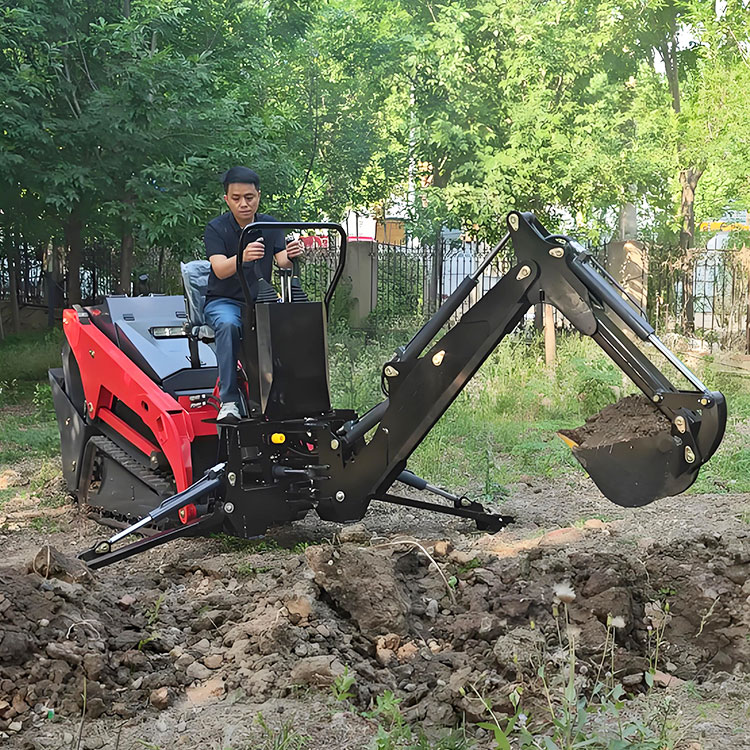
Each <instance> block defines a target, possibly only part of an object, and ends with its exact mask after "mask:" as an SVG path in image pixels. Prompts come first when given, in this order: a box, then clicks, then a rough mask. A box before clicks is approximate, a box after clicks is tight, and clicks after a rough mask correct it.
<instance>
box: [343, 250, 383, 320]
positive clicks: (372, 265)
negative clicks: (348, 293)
mask: <svg viewBox="0 0 750 750" xmlns="http://www.w3.org/2000/svg"><path fill="white" fill-rule="evenodd" d="M373 258H374V260H373ZM344 273H345V274H346V276H348V277H349V279H350V280H351V282H352V312H351V324H352V326H353V327H355V328H357V327H358V326H361V325H362V324H363V322H364V320H365V318H366V317H367V316H368V315H369V314H370V313H371V312H372V311H373V309H374V308H375V305H377V303H378V298H377V289H378V264H377V249H376V245H375V243H374V242H372V241H361V240H356V241H354V242H350V243H349V244H348V245H347V247H346V267H345V269H344Z"/></svg>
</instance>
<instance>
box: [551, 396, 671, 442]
mask: <svg viewBox="0 0 750 750" xmlns="http://www.w3.org/2000/svg"><path fill="white" fill-rule="evenodd" d="M670 429H671V423H670V421H669V419H668V418H667V417H665V416H664V414H662V413H661V412H660V411H659V410H658V409H657V408H656V407H655V406H654V405H653V404H652V403H651V402H650V401H649V400H648V399H647V398H646V397H645V396H644V395H643V394H637V395H632V396H625V397H624V398H621V399H620V400H619V401H617V402H616V403H614V404H610V405H609V406H607V407H605V408H604V409H602V410H601V411H600V412H598V413H597V414H594V415H593V416H591V417H589V418H588V419H587V420H586V423H585V424H584V425H583V426H581V427H578V428H576V429H574V430H560V434H561V435H565V436H566V437H568V438H570V439H571V440H573V441H574V442H575V443H577V444H578V445H579V446H580V447H581V448H601V447H602V446H605V445H614V444H615V443H627V442H630V441H631V440H636V439H637V438H644V437H653V436H654V435H658V434H660V433H663V434H665V435H667V436H669V434H670Z"/></svg>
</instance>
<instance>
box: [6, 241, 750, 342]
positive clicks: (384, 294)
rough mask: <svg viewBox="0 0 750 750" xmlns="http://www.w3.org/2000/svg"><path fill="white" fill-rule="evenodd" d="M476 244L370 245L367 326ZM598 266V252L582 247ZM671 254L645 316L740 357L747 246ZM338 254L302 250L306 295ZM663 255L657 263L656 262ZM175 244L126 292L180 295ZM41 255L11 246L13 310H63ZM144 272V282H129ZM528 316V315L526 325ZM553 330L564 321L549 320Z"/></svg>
mask: <svg viewBox="0 0 750 750" xmlns="http://www.w3.org/2000/svg"><path fill="white" fill-rule="evenodd" d="M490 250H491V246H489V245H488V244H487V243H485V242H481V241H474V240H467V239H463V238H459V237H455V238H453V239H450V238H444V239H443V240H442V241H441V242H440V243H439V244H437V245H434V244H432V245H429V244H424V243H419V242H416V241H412V242H408V243H406V244H403V245H388V244H382V243H373V245H372V251H371V267H372V269H371V272H372V273H373V274H375V275H376V277H377V282H376V283H373V284H372V285H371V295H372V298H371V300H370V303H371V304H370V307H374V315H375V317H376V319H377V320H380V321H383V322H387V321H388V320H390V319H395V318H398V317H404V316H414V317H421V318H426V317H427V316H429V315H431V314H432V313H433V312H434V311H435V310H436V309H437V307H438V306H439V305H440V303H441V302H442V301H443V300H445V299H446V298H447V297H448V296H450V294H451V293H452V292H453V291H454V290H455V289H456V287H457V286H458V285H459V284H460V283H461V281H462V280H463V279H464V278H466V276H468V275H471V274H473V273H474V272H475V271H476V269H477V267H478V264H479V263H480V262H481V261H482V259H483V258H484V257H486V255H487V254H488V253H489V252H490ZM590 250H591V252H592V254H594V255H595V257H597V259H598V260H599V261H600V262H601V263H602V264H603V265H605V267H606V266H607V265H608V262H609V258H608V247H607V246H606V245H602V246H599V247H592V248H590ZM676 255H677V254H676V253H669V252H666V251H665V250H664V249H663V248H659V249H652V250H651V252H650V253H646V257H647V263H646V264H645V267H646V268H647V271H644V277H643V279H642V280H641V281H642V283H643V284H644V285H645V286H647V288H648V315H649V317H650V319H651V320H652V322H653V323H654V325H655V327H656V328H657V329H658V330H659V331H660V332H662V333H664V332H676V333H680V334H684V335H686V336H688V337H690V338H691V339H692V340H693V346H696V347H701V348H704V349H709V350H710V349H714V348H720V349H725V350H735V351H743V352H747V351H750V348H749V346H750V333H749V331H750V250H748V249H742V250H714V249H704V250H697V251H693V255H692V258H691V259H690V262H689V263H685V262H684V261H682V262H677V261H674V260H669V258H673V257H675V256H676ZM337 258H338V248H337V245H336V242H335V238H334V237H331V238H330V244H327V245H321V246H313V247H308V250H307V252H306V253H305V255H304V262H303V264H302V269H301V276H302V284H303V287H304V288H305V289H306V290H307V292H308V294H309V296H310V297H311V298H315V299H321V298H322V296H323V294H324V293H325V290H326V288H327V287H328V285H329V283H330V281H331V278H332V276H333V273H334V270H335V267H336V262H337ZM665 258H666V259H665ZM185 259H186V258H185V257H184V251H183V250H181V249H177V248H152V249H151V250H149V251H148V252H146V253H145V254H144V255H142V256H141V257H140V259H139V262H138V263H137V264H136V266H135V269H134V283H133V290H132V291H133V293H135V294H139V293H141V294H142V293H148V292H158V293H168V294H179V293H181V290H182V287H181V279H180V271H179V263H180V260H185ZM46 260H47V259H46V256H45V251H44V250H43V249H41V248H38V247H34V246H32V245H27V244H21V246H20V248H19V249H18V252H17V255H16V262H15V277H16V292H17V296H18V301H19V303H20V304H21V305H44V306H47V305H48V303H49V300H52V302H53V305H54V306H57V307H59V306H63V305H64V304H65V303H66V300H65V278H64V277H63V278H59V279H57V280H53V279H52V278H51V275H50V274H48V273H47V272H46V271H45V268H46V266H45V262H46ZM512 262H513V259H512V253H510V252H508V253H507V254H506V255H503V256H501V257H498V258H497V259H496V260H495V261H493V263H492V264H491V265H490V266H489V267H488V268H487V270H486V271H485V273H484V274H483V276H482V278H481V283H480V284H479V285H478V286H477V290H476V292H475V293H474V294H473V295H472V296H471V297H470V299H469V300H467V301H466V302H465V303H464V306H463V309H462V310H460V311H459V313H458V314H460V313H461V312H463V311H464V310H465V309H466V308H468V307H469V306H470V305H471V304H473V302H474V301H476V299H477V298H478V297H480V296H481V295H482V294H484V293H485V292H486V291H487V290H488V289H489V288H491V286H492V285H493V284H494V283H496V282H497V280H498V279H499V278H500V277H501V276H502V275H503V274H504V273H505V272H507V270H508V269H509V268H510V266H511V265H512ZM10 269H11V262H10V259H9V258H8V257H7V256H2V257H0V299H8V298H9V296H10V290H11V284H10ZM144 275H147V276H148V281H147V282H146V281H139V279H140V278H141V277H143V276H144ZM118 280H119V269H118V251H117V249H112V248H110V247H108V246H106V245H105V244H104V243H92V244H91V245H89V246H87V247H85V248H84V251H83V254H82V262H81V291H82V297H83V300H84V303H86V304H91V303H94V302H95V301H97V300H100V299H101V298H102V297H103V296H105V295H108V294H113V293H114V292H115V290H116V289H117V286H118ZM346 294H347V289H346V282H344V283H343V284H342V285H341V291H340V292H339V293H338V294H337V295H336V297H335V298H334V309H338V314H340V315H342V316H345V315H346V304H347V303H346ZM532 319H533V315H532V314H530V315H529V320H532ZM556 322H557V325H560V326H562V325H565V323H564V320H563V318H562V316H560V315H557V316H556Z"/></svg>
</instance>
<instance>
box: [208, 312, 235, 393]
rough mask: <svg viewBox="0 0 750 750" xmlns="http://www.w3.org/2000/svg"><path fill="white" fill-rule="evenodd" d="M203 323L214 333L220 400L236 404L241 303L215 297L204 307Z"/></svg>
mask: <svg viewBox="0 0 750 750" xmlns="http://www.w3.org/2000/svg"><path fill="white" fill-rule="evenodd" d="M203 315H204V317H205V319H206V323H208V325H210V326H211V328H213V329H214V335H215V336H216V364H217V365H218V367H219V397H220V398H221V402H222V403H226V402H227V401H235V402H238V403H239V400H240V389H239V387H238V385H237V358H238V356H239V352H240V338H241V337H242V304H241V303H240V302H238V301H237V300H234V299H229V298H227V297H218V298H216V299H212V300H210V301H209V302H208V303H207V304H206V306H205V307H204V308H203Z"/></svg>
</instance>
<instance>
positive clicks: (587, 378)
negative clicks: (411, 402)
mask: <svg viewBox="0 0 750 750" xmlns="http://www.w3.org/2000/svg"><path fill="white" fill-rule="evenodd" d="M413 332H414V331H413V330H412V329H409V330H408V331H407V330H395V329H394V330H391V331H389V332H387V333H381V334H380V335H379V336H378V338H373V337H371V336H368V335H367V334H365V333H363V332H350V331H349V332H347V331H344V330H342V329H341V328H340V327H339V328H337V330H336V331H334V332H333V333H332V334H331V336H330V346H329V349H330V378H331V396H332V403H333V404H334V406H336V407H337V408H351V409H355V410H356V411H358V412H359V413H360V414H362V413H364V412H365V411H367V410H368V409H369V408H370V407H372V406H374V405H375V404H377V403H379V402H380V401H381V400H382V399H383V394H382V393H381V391H380V373H381V369H382V366H383V364H384V363H385V362H386V361H388V360H389V359H390V358H391V357H392V355H393V352H394V351H395V350H396V347H397V346H400V345H403V344H405V343H406V342H407V341H408V340H409V339H410V337H411V335H412V334H413ZM61 341H62V334H61V332H58V331H45V332H38V333H35V334H32V333H29V334H25V335H23V336H14V337H8V338H7V339H5V340H4V341H2V342H0V467H2V466H7V465H9V464H13V463H16V462H18V461H20V460H22V459H24V458H29V457H36V458H43V459H57V457H58V456H59V437H58V432H57V425H56V422H55V418H54V412H53V409H52V401H51V394H50V390H49V385H48V384H47V369H48V368H49V367H53V366H59V362H60V346H61ZM698 375H699V376H700V377H701V378H702V379H703V381H704V382H706V383H707V384H708V385H709V387H711V388H712V389H715V390H720V391H722V392H723V393H724V394H725V396H726V397H727V403H728V405H729V420H728V424H727V433H726V437H725V439H724V442H723V443H722V445H721V446H720V448H719V450H718V451H717V453H716V455H715V456H714V457H713V459H712V460H711V461H710V462H709V463H708V464H707V465H706V466H704V467H703V468H702V469H701V472H700V475H699V478H698V480H697V482H696V483H695V484H694V485H693V488H692V489H691V491H692V492H750V439H748V437H747V434H746V433H747V423H748V421H750V385H749V384H748V380H747V379H746V378H742V377H738V376H733V375H727V374H725V373H722V372H720V371H719V370H718V369H717V368H715V367H714V364H713V362H712V360H711V359H710V358H709V359H707V360H706V361H705V363H704V364H703V365H702V367H701V369H700V372H698ZM634 391H635V387H634V386H632V384H630V383H629V381H625V382H624V381H623V376H622V373H621V372H620V371H619V369H617V368H616V367H615V366H614V364H613V363H612V362H611V361H610V360H609V359H608V358H607V357H606V356H605V355H604V354H603V352H602V351H601V350H600V349H599V348H598V347H597V346H596V345H595V344H594V343H593V342H592V341H591V340H590V339H589V338H586V337H581V336H578V335H565V336H560V337H559V339H558V357H557V365H556V366H555V367H554V368H552V369H547V368H546V367H545V364H544V347H543V342H542V340H541V338H540V337H532V338H530V339H529V338H527V337H520V336H519V337H509V338H508V339H507V340H506V341H504V342H503V343H502V344H501V345H500V346H499V347H498V348H497V349H496V350H495V351H494V352H493V353H492V354H491V356H490V357H489V358H488V360H487V361H486V362H485V363H484V365H483V366H482V367H481V369H480V370H479V372H478V373H477V375H476V376H475V377H474V378H473V379H472V380H471V381H469V383H468V384H467V386H466V388H465V389H464V390H463V391H462V392H461V393H460V394H459V396H458V397H457V399H456V400H455V402H454V403H453V405H452V406H451V407H450V408H449V409H448V411H447V412H446V413H445V414H444V415H443V417H442V418H441V419H440V420H439V421H438V422H437V424H436V425H435V427H434V428H433V429H432V430H431V431H430V432H429V433H428V435H427V436H426V438H425V440H424V441H423V442H422V443H421V445H419V446H418V448H417V450H416V451H415V452H414V454H413V455H412V456H411V458H410V459H409V468H411V469H412V470H413V471H415V472H416V473H417V474H420V475H421V476H425V477H427V478H429V479H430V480H431V481H433V482H435V483H437V484H441V485H444V486H447V487H455V488H469V489H470V490H471V491H472V492H477V493H479V494H482V495H483V496H484V497H485V498H486V499H491V498H492V497H494V496H496V495H498V494H501V493H502V491H503V489H504V488H505V487H506V486H507V485H509V484H512V483H514V482H518V481H519V480H522V479H526V478H540V479H544V478H547V479H555V480H562V481H565V480H566V479H570V480H572V479H573V478H575V476H576V475H580V472H581V471H582V469H581V468H580V466H579V465H578V463H577V462H576V461H575V459H574V458H573V456H572V454H571V453H570V451H569V449H568V448H567V447H566V446H565V444H564V443H563V442H562V441H561V440H559V438H557V436H556V432H557V430H559V429H563V428H570V427H576V426H578V425H580V424H582V423H583V422H584V420H585V418H586V417H587V416H590V415H592V414H594V413H596V412H597V411H599V410H600V409H601V408H602V407H604V406H606V405H607V404H608V403H612V402H614V401H616V400H617V399H618V398H619V397H621V396H622V395H624V394H625V393H628V392H634ZM1 501H2V500H1V498H0V502H1ZM257 551H262V550H257Z"/></svg>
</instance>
